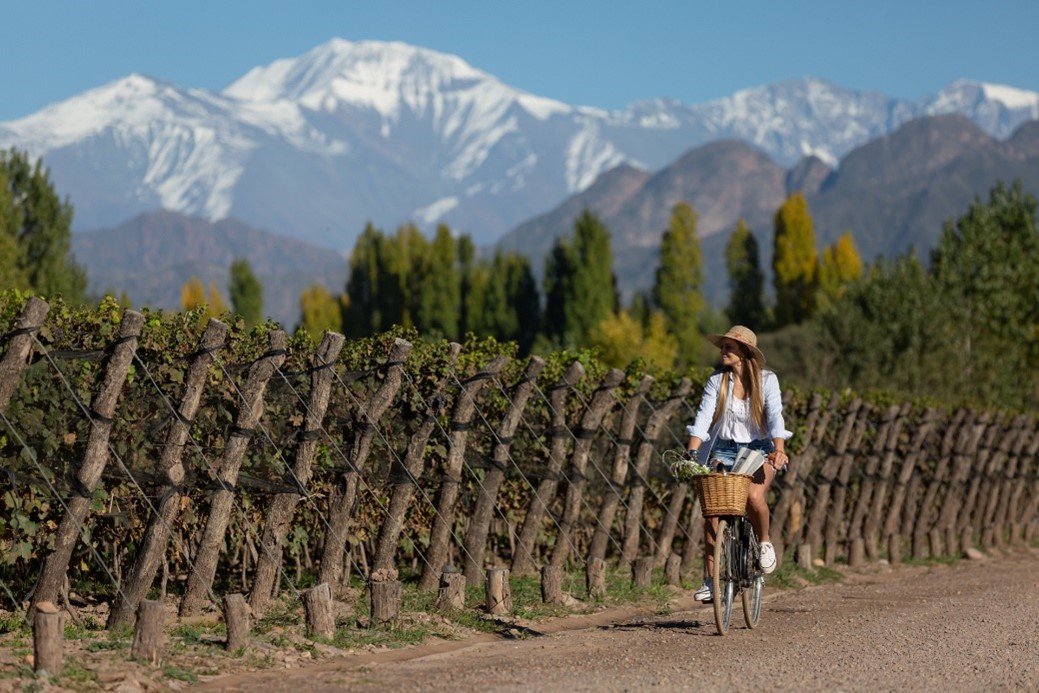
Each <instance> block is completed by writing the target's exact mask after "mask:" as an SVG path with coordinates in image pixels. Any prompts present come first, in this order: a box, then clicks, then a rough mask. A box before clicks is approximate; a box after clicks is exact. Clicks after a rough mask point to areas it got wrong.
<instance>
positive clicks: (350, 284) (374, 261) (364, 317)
mask: <svg viewBox="0 0 1039 693" xmlns="http://www.w3.org/2000/svg"><path fill="white" fill-rule="evenodd" d="M383 241H384V239H383V235H382V231H380V230H379V229H377V228H375V226H373V225H372V224H371V223H368V224H366V225H365V227H364V231H363V232H362V233H361V235H360V236H358V237H357V241H356V242H355V243H354V249H353V252H351V253H350V276H349V277H347V280H346V292H345V293H346V296H347V301H345V302H344V303H343V307H342V321H341V322H342V325H343V334H344V335H346V336H347V337H352V338H357V337H368V336H371V335H373V334H375V333H376V332H377V331H378V330H379V329H380V326H381V324H382V314H381V310H380V306H379V264H380V260H379V254H380V249H381V247H382V245H383Z"/></svg>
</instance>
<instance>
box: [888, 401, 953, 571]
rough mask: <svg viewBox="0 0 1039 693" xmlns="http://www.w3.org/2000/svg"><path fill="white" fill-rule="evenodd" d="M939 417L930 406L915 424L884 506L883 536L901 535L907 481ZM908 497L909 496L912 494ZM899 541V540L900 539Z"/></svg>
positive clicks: (924, 449) (935, 410)
mask: <svg viewBox="0 0 1039 693" xmlns="http://www.w3.org/2000/svg"><path fill="white" fill-rule="evenodd" d="M940 417H941V412H940V411H939V410H938V409H935V408H934V407H931V408H928V409H927V410H925V411H924V413H923V416H922V417H921V419H920V425H919V426H917V428H916V432H915V433H914V434H913V439H912V441H911V442H910V443H909V451H908V453H907V454H906V455H905V457H904V458H903V459H902V466H901V467H900V468H899V470H898V475H897V476H896V477H895V483H894V488H893V489H892V492H891V502H890V503H889V504H888V507H887V508H886V512H887V518H886V519H885V521H884V529H883V533H884V536H887V537H890V536H892V535H899V536H901V533H902V524H901V520H902V508H903V506H905V505H907V503H906V498H907V494H908V492H909V481H910V479H912V478H913V477H914V473H916V472H917V471H918V470H919V467H918V465H917V463H918V461H920V460H924V459H926V457H927V454H926V453H927V441H928V440H929V439H930V438H931V437H932V433H933V432H934V428H935V423H936V422H937V421H938V419H939V418H940ZM909 497H910V498H911V497H912V496H909ZM899 541H900V542H901V540H899ZM899 548H901V543H900V544H899ZM889 554H890V541H889Z"/></svg>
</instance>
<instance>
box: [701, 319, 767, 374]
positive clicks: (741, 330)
mask: <svg viewBox="0 0 1039 693" xmlns="http://www.w3.org/2000/svg"><path fill="white" fill-rule="evenodd" d="M707 339H709V340H711V343H712V344H714V346H716V347H718V348H719V349H720V348H721V346H722V340H723V339H731V340H732V341H734V342H739V343H740V344H742V345H743V346H745V347H747V350H748V351H750V354H751V357H752V358H753V359H754V360H755V361H757V362H758V365H759V366H762V367H764V365H765V355H764V354H762V353H761V349H758V336H757V335H756V334H754V331H753V330H751V329H750V328H749V327H744V326H743V325H733V326H732V327H730V328H729V331H728V332H726V333H725V334H709V335H707Z"/></svg>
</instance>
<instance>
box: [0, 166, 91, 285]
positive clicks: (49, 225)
mask: <svg viewBox="0 0 1039 693" xmlns="http://www.w3.org/2000/svg"><path fill="white" fill-rule="evenodd" d="M0 269H2V270H4V271H3V273H2V274H0V288H19V289H23V290H31V291H33V292H35V293H37V294H39V295H41V296H45V297H57V296H61V297H62V298H63V299H64V300H65V302H66V303H69V304H78V303H80V302H81V301H82V300H83V298H84V295H85V293H86V288H87V275H86V272H85V271H84V270H83V268H82V267H80V266H79V265H77V264H76V262H75V259H74V258H73V256H72V205H71V204H69V202H68V200H67V199H66V200H65V201H62V200H60V199H59V198H58V195H57V193H56V192H55V190H54V187H53V185H52V184H51V181H50V173H49V172H48V171H47V170H46V169H45V168H44V167H43V162H42V160H37V161H36V163H35V164H33V163H31V162H30V161H29V156H28V154H26V153H25V152H21V151H19V150H17V149H14V148H12V149H10V150H8V151H0Z"/></svg>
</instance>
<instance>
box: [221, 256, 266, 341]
mask: <svg viewBox="0 0 1039 693" xmlns="http://www.w3.org/2000/svg"><path fill="white" fill-rule="evenodd" d="M228 293H229V294H230V295H231V306H232V307H233V308H234V312H235V313H237V314H238V315H241V316H242V319H243V320H245V324H246V326H248V327H252V326H253V325H256V324H258V323H260V322H262V321H263V285H262V284H261V283H260V280H259V279H257V278H256V275H255V274H253V268H252V265H250V264H249V261H248V260H247V259H245V258H238V259H236V260H235V261H234V262H232V263H231V278H230V281H229V282H228Z"/></svg>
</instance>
